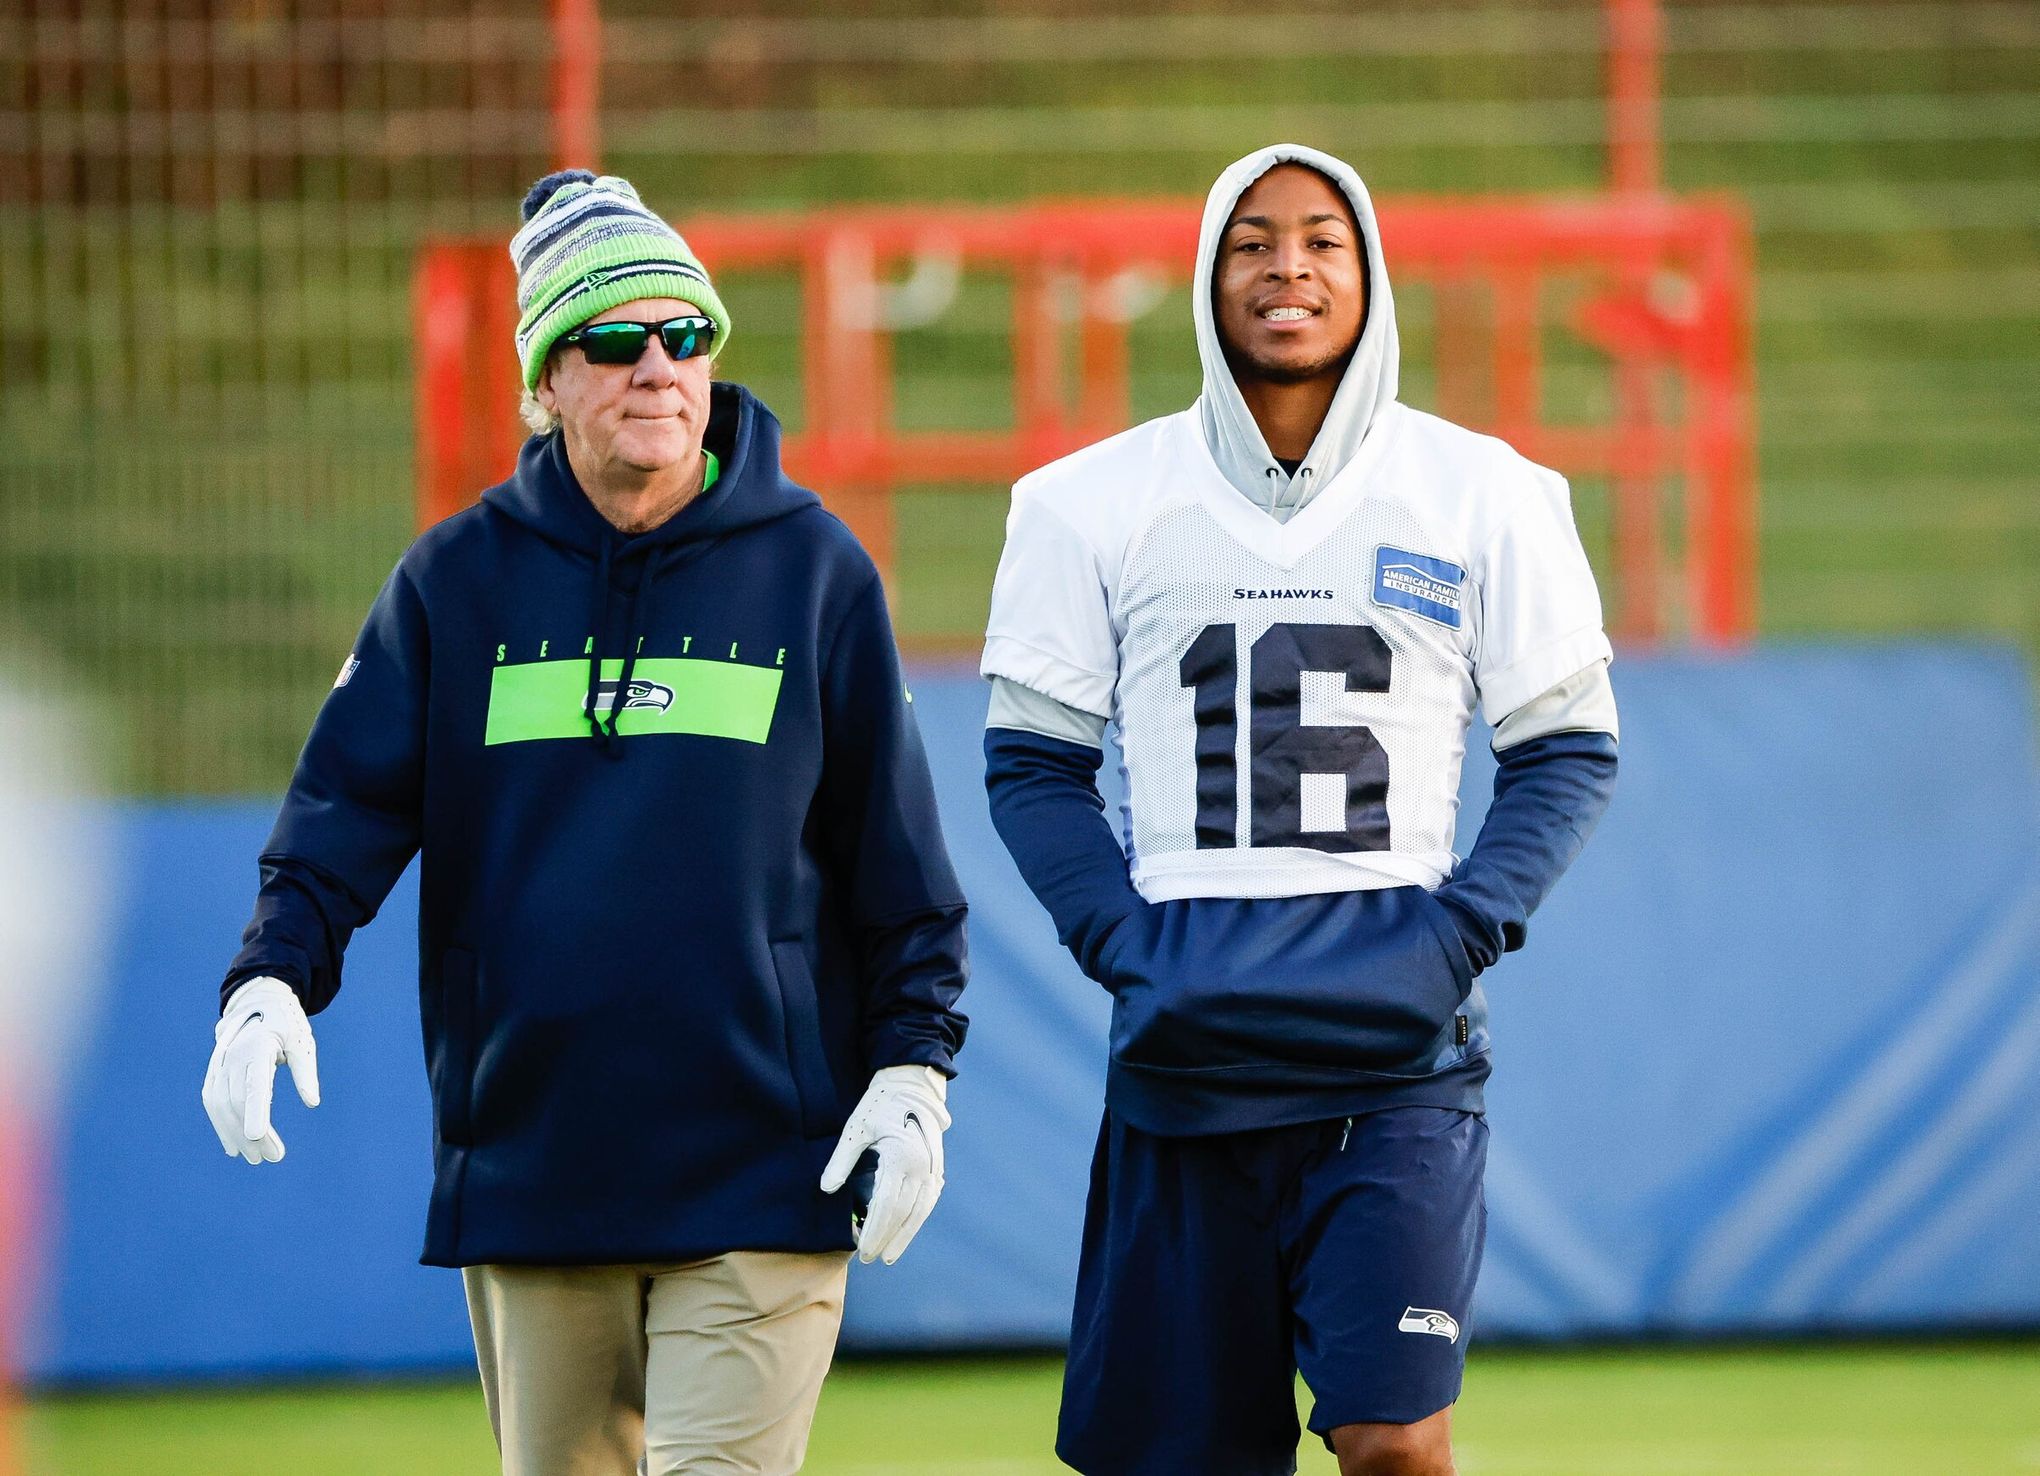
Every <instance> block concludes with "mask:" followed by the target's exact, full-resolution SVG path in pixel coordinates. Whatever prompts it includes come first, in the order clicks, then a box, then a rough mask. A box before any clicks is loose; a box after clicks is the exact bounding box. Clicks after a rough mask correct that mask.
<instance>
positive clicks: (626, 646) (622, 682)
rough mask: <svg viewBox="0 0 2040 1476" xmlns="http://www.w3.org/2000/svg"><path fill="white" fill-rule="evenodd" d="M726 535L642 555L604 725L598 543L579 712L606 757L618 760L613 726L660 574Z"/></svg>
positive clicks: (603, 592) (604, 586)
mask: <svg viewBox="0 0 2040 1476" xmlns="http://www.w3.org/2000/svg"><path fill="white" fill-rule="evenodd" d="M728 536H729V535H728V534H726V533H724V534H718V535H717V536H715V537H713V538H704V539H701V540H698V541H696V542H694V543H686V544H665V545H662V546H660V547H656V548H652V549H648V550H647V551H646V553H645V561H644V566H643V568H642V569H640V570H639V572H638V579H637V584H636V586H635V587H633V589H632V590H631V595H630V610H629V613H628V615H627V617H626V618H625V620H624V625H623V668H622V670H620V671H618V672H617V674H616V690H615V693H614V695H612V696H611V697H610V699H609V718H608V721H606V722H605V721H604V720H603V718H602V716H601V714H600V713H599V712H598V711H597V710H596V703H597V701H598V700H599V699H600V696H601V690H602V632H603V628H604V627H605V626H606V625H607V624H608V617H609V563H610V560H609V543H608V541H607V540H605V541H604V542H603V544H602V551H601V553H599V554H598V555H597V556H596V560H595V611H594V614H593V615H592V616H591V617H590V620H589V627H590V630H591V631H592V636H591V638H590V641H589V646H588V696H587V699H586V701H585V703H584V704H583V710H584V711H585V712H586V713H587V716H588V729H589V732H588V736H589V737H590V738H591V739H593V740H594V741H595V742H596V743H599V744H600V745H601V746H602V751H603V752H604V753H606V754H608V755H609V757H611V758H622V757H623V742H622V734H620V733H619V732H618V731H617V725H618V724H619V723H621V722H622V721H623V709H624V707H625V706H626V705H627V704H628V703H629V701H630V679H631V677H632V676H633V675H634V674H635V673H636V671H637V658H638V647H639V646H640V645H641V644H643V642H644V638H645V632H646V631H647V630H648V629H649V628H650V626H651V623H652V585H653V583H654V582H656V581H657V580H658V579H659V577H660V576H661V575H664V574H669V573H671V572H672V571H673V570H675V569H678V568H679V567H680V566H681V565H683V564H688V563H692V562H693V561H694V560H695V559H698V558H700V557H702V556H703V555H704V554H706V553H708V552H709V551H710V550H712V549H714V548H717V547H719V546H720V545H721V544H722V542H723V540H724V539H725V538H727V537H728Z"/></svg>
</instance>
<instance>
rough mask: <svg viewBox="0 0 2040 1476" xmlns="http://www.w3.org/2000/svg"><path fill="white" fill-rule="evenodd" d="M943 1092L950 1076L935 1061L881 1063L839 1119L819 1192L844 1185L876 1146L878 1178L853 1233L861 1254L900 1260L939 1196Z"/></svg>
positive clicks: (944, 1120)
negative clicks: (859, 1226)
mask: <svg viewBox="0 0 2040 1476" xmlns="http://www.w3.org/2000/svg"><path fill="white" fill-rule="evenodd" d="M948 1095H949V1080H948V1078H947V1077H945V1076H943V1074H942V1073H941V1072H939V1071H937V1070H936V1069H935V1068H934V1067H932V1066H885V1067H881V1068H880V1069H879V1070H878V1072H877V1073H875V1074H874V1075H873V1076H872V1078H871V1085H870V1086H868V1087H866V1088H865V1089H864V1097H863V1100H861V1101H859V1102H858V1104H857V1107H856V1110H854V1111H853V1112H852V1113H851V1114H850V1120H849V1121H848V1122H846V1123H844V1124H843V1137H842V1140H841V1141H840V1142H838V1143H837V1144H836V1151H835V1152H834V1153H833V1154H831V1155H830V1157H829V1166H828V1167H827V1168H825V1169H823V1170H822V1192H823V1193H824V1194H834V1193H835V1192H836V1191H837V1190H838V1189H841V1188H842V1187H843V1185H844V1183H845V1182H846V1181H847V1180H848V1179H849V1177H850V1172H851V1170H852V1169H854V1168H856V1167H857V1160H858V1159H859V1158H861V1157H862V1156H863V1155H864V1150H865V1149H867V1148H875V1149H877V1150H878V1180H877V1183H876V1184H875V1186H874V1187H873V1189H872V1191H871V1207H870V1208H869V1209H867V1210H866V1211H865V1212H864V1228H863V1229H862V1230H861V1231H860V1232H859V1233H858V1236H857V1256H858V1259H859V1260H862V1261H865V1262H870V1261H874V1260H876V1259H878V1258H879V1257H881V1256H883V1257H884V1258H885V1263H886V1265H888V1266H890V1265H891V1264H892V1263H893V1262H894V1261H897V1260H898V1259H899V1258H900V1252H902V1251H904V1250H905V1249H906V1248H907V1243H908V1242H909V1241H911V1240H912V1239H913V1238H914V1232H915V1231H917V1230H919V1229H920V1228H921V1225H922V1223H923V1222H924V1221H926V1220H927V1218H928V1212H929V1211H930V1210H932V1209H934V1208H935V1201H936V1200H938V1199H940V1198H941V1197H942V1130H943V1129H944V1128H946V1127H948V1126H949V1108H948V1107H947V1106H946V1105H945V1103H946V1100H947V1098H948Z"/></svg>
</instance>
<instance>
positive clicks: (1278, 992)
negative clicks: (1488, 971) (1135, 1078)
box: [1111, 887, 1471, 1075]
mask: <svg viewBox="0 0 2040 1476" xmlns="http://www.w3.org/2000/svg"><path fill="white" fill-rule="evenodd" d="M1145 923H1146V925H1145V926H1144V927H1142V928H1140V929H1138V930H1136V931H1134V932H1133V935H1132V936H1131V937H1130V938H1129V940H1128V942H1127V943H1126V945H1125V946H1122V947H1119V948H1117V949H1116V950H1115V951H1114V952H1113V954H1112V955H1111V964H1112V975H1113V983H1114V986H1115V987H1114V994H1115V996H1116V997H1115V1002H1114V1010H1113V1027H1112V1036H1113V1055H1114V1057H1115V1058H1116V1059H1118V1060H1119V1061H1120V1062H1122V1063H1123V1064H1125V1065H1129V1066H1137V1067H1145V1068H1148V1069H1151V1070H1167V1071H1227V1070H1240V1069H1243V1068H1252V1067H1268V1066H1275V1067H1281V1066H1291V1067H1297V1068H1302V1069H1305V1070H1308V1071H1312V1072H1317V1073H1325V1072H1330V1073H1337V1072H1343V1071H1363V1072H1376V1073H1388V1074H1395V1075H1405V1074H1407V1075H1422V1074H1426V1073H1428V1072H1431V1071H1435V1070H1437V1069H1439V1067H1440V1066H1442V1065H1443V1064H1445V1061H1446V1059H1447V1058H1448V1057H1449V1056H1450V1055H1451V1054H1453V1053H1454V1051H1455V1050H1456V1042H1455V1040H1454V1029H1453V1027H1454V1023H1455V1022H1454V1020H1453V1015H1454V1013H1455V1011H1457V1010H1458V1008H1459V1005H1460V1002H1461V1001H1462V1000H1463V999H1464V998H1465V997H1466V993H1467V989H1468V988H1469V987H1470V984H1471V977H1470V971H1469V970H1468V969H1467V967H1466V962H1465V955H1464V953H1463V951H1461V950H1460V949H1459V947H1458V944H1457V940H1456V938H1454V939H1453V940H1451V946H1450V947H1448V946H1447V939H1446V937H1445V935H1444V933H1443V932H1441V931H1440V929H1441V927H1443V928H1450V926H1451V920H1450V918H1448V917H1446V916H1445V915H1444V913H1443V909H1442V908H1440V907H1439V905H1438V903H1437V902H1435V901H1434V900H1432V898H1431V897H1430V896H1429V895H1428V894H1427V893H1425V891H1424V890H1423V889H1422V888H1421V887H1393V888H1385V889H1381V890H1376V891H1366V892H1339V893H1327V894H1318V895H1313V896H1308V897H1280V898H1260V899H1242V898H1230V897H1198V898H1189V899H1184V900H1181V901H1174V902H1164V903H1160V904H1158V905H1157V906H1155V907H1154V908H1152V909H1151V910H1150V913H1149V915H1148V917H1147V918H1146V919H1145ZM1113 942H1114V943H1115V944H1117V943H1118V942H1119V940H1118V939H1116V938H1115V939H1114V940H1113Z"/></svg>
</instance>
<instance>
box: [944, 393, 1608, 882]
mask: <svg viewBox="0 0 2040 1476" xmlns="http://www.w3.org/2000/svg"><path fill="white" fill-rule="evenodd" d="M1608 657H1609V648H1608V640H1607V637H1606V636H1605V635H1604V634H1603V633H1602V629H1601V602H1600V596H1599V594H1598V592H1597V591H1596V589H1595V587H1594V578H1593V574H1592V571H1591V570H1590V569H1589V568H1588V565H1587V560H1586V555H1585V553H1584V551H1583V550H1582V549H1581V547H1580V540H1579V535H1578V533H1577V531H1576V530H1575V529H1574V526H1573V520H1572V511H1571V506H1570V502H1569V499H1568V495H1567V489H1566V484H1565V481H1564V479H1563V478H1561V477H1560V476H1559V475H1558V474H1557V473H1555V472H1552V471H1549V470H1547V469H1545V468H1544V467H1541V466H1538V465H1536V464H1534V463H1532V462H1530V461H1527V460H1525V459H1524V458H1523V457H1521V456H1519V455H1517V454H1516V452H1515V451H1513V450H1512V449H1510V448H1509V446H1507V445H1506V444H1505V443H1503V442H1501V441H1498V440H1495V439H1493V438H1491V437H1488V436H1481V435H1476V434H1474V433H1473V432H1470V431H1466V430H1463V429H1461V428H1459V427H1458V426H1455V425H1452V424H1450V423H1449V422H1447V421H1443V420H1439V419H1438V418H1436V417H1435V416H1431V415H1426V414H1424V413H1422V412H1420V411H1416V410H1411V409H1408V408H1407V407H1405V406H1402V405H1399V404H1391V405H1389V406H1387V407H1385V408H1384V409H1383V411H1382V412H1381V415H1380V417H1379V423H1377V424H1376V425H1375V426H1374V427H1373V429H1372V430H1371V431H1370V433H1369V434H1368V436H1367V438H1366V441H1365V444H1364V445H1363V446H1362V447H1361V449H1360V451H1359V452H1358V454H1356V455H1355V456H1354V458H1353V459H1352V461H1350V462H1349V463H1348V464H1347V465H1346V466H1344V467H1343V468H1342V469H1341V470H1340V471H1339V472H1338V473H1337V475H1335V476H1334V477H1333V478H1332V479H1331V481H1329V482H1328V483H1327V484H1326V485H1325V486H1324V487H1323V488H1321V489H1320V490H1319V491H1318V492H1317V494H1316V495H1315V496H1314V497H1313V498H1312V499H1311V501H1310V502H1309V503H1308V505H1306V506H1305V507H1304V508H1302V510H1301V511H1299V512H1297V513H1296V514H1295V515H1294V516H1293V517H1291V518H1290V519H1289V521H1287V522H1286V523H1283V522H1277V521H1276V520H1275V519H1274V518H1273V517H1271V516H1270V515H1269V514H1268V513H1267V512H1266V511H1264V510H1263V509H1262V508H1260V507H1257V506H1255V505H1254V504H1253V503H1252V502H1249V501H1248V500H1247V499H1246V498H1245V497H1243V496H1241V495H1240V493H1239V492H1238V491H1237V490H1235V489H1234V487H1233V486H1232V485H1231V484H1230V483H1229V482H1227V481H1226V480H1225V478H1224V476H1223V475H1221V473H1220V472H1219V469H1218V467H1217V465H1216V464H1215V463H1214V462H1213V460H1212V457H1211V454H1210V452H1209V451H1208V450H1207V449H1206V445H1205V442H1204V439H1203V436H1202V434H1201V433H1200V431H1199V428H1198V422H1197V414H1196V412H1195V410H1191V411H1185V412H1183V413H1181V414H1176V415H1170V416H1165V417H1163V418H1162V419H1160V420H1153V421H1149V422H1148V423H1147V424H1145V425H1141V426H1137V427H1135V428H1134V429H1133V430H1130V431H1127V432H1125V433H1124V434H1121V435H1118V436H1114V437H1112V438H1111V439H1110V440H1107V441H1103V442H1100V443H1099V444H1098V445H1095V446H1091V447H1088V448H1086V449H1085V450H1083V451H1080V452H1078V453H1076V454H1075V455H1073V456H1069V457H1065V458H1064V459H1063V460H1061V461H1057V462H1054V463H1052V464H1051V465H1049V466H1045V467H1043V468H1042V469H1041V470H1039V471H1037V472H1034V473H1033V474H1031V475H1029V476H1027V477H1025V478H1023V479H1022V480H1021V481H1020V482H1019V483H1018V484H1017V485H1016V486H1015V487H1014V489H1013V506H1012V511H1011V514H1010V515H1009V517H1008V519H1007V524H1006V548H1005V553H1004V555H1003V557H1002V558H1001V559H1000V561H999V573H998V579H997V582H996V584H995V585H994V587H993V591H992V611H991V621H990V626H989V629H988V631H987V634H986V642H985V654H984V662H983V671H984V674H985V675H986V676H988V677H990V676H999V677H1005V678H1007V679H1008V680H1010V681H1015V682H1018V683H1020V684H1021V685H1023V686H1027V687H1031V688H1033V689H1034V690H1036V691H1039V692H1042V693H1044V694H1046V695H1047V696H1049V697H1052V698H1054V699H1056V700H1057V701H1059V702H1063V703H1067V704H1068V705H1069V706H1071V707H1075V708H1080V709H1082V710H1084V711H1086V712H1090V713H1094V714H1096V715H1098V716H1100V717H1106V718H1110V719H1112V720H1113V721H1114V722H1116V723H1117V725H1118V728H1119V741H1120V747H1121V751H1122V754H1123V760H1124V764H1125V769H1126V777H1127V787H1128V795H1129V815H1128V822H1129V827H1128V828H1129V836H1128V841H1129V852H1130V854H1131V857H1132V863H1133V880H1134V884H1135V886H1137V887H1138V888H1139V890H1140V892H1141V895H1142V896H1144V897H1146V898H1147V899H1148V900H1149V901H1164V900H1167V899H1171V898H1178V897H1289V896H1299V895H1303V894H1306V893H1314V892H1337V891H1354V890H1361V889H1366V888H1371V887H1392V886H1404V885H1409V884H1415V885H1418V886H1422V887H1426V888H1431V887H1436V886H1437V885H1438V884H1439V882H1441V881H1442V880H1443V879H1444V878H1445V876H1446V875H1447V874H1448V873H1449V872H1450V870H1451V868H1452V866H1453V864H1454V862H1455V860H1456V857H1455V856H1454V855H1453V852H1452V839H1453V829H1454V823H1455V820H1456V816H1457V812H1458V807H1459V800H1458V795H1459V769H1460V761H1461V760H1462V758H1463V757H1464V755H1465V751H1466V734H1467V729H1468V726H1469V724H1470V723H1471V721H1472V716H1473V713H1474V708H1475V703H1476V701H1477V702H1478V703H1479V704H1480V711H1481V712H1482V714H1483V715H1484V716H1485V717H1486V719H1487V720H1488V721H1489V722H1490V723H1499V722H1500V721H1501V720H1502V719H1503V718H1504V717H1506V716H1508V714H1509V713H1510V712H1512V711H1514V710H1515V709H1516V708H1517V707H1519V706H1521V705H1522V704H1523V703H1525V702H1527V701H1529V700H1530V699H1531V698H1533V697H1536V696H1538V695H1539V694H1540V693H1542V692H1544V691H1546V690H1547V689H1548V688H1550V687H1552V686H1554V685H1556V684H1557V683H1559V682H1562V681H1564V680H1565V679H1566V678H1567V677H1570V676H1572V675H1574V674H1575V673H1577V672H1580V671H1583V670H1585V669H1586V668H1587V667H1589V666H1592V665H1593V664H1595V663H1596V662H1599V661H1604V660H1606V659H1608Z"/></svg>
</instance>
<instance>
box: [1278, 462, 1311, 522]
mask: <svg viewBox="0 0 2040 1476" xmlns="http://www.w3.org/2000/svg"><path fill="white" fill-rule="evenodd" d="M1316 473H1317V468H1316V467H1314V466H1299V467H1298V468H1297V469H1296V475H1295V476H1293V477H1291V478H1290V479H1289V484H1290V485H1291V486H1292V487H1294V488H1296V496H1295V497H1294V498H1292V499H1291V500H1290V503H1289V516H1290V517H1292V518H1293V517H1295V516H1296V515H1297V513H1299V512H1301V511H1302V510H1303V505H1304V504H1305V503H1306V502H1308V501H1310V496H1311V486H1310V482H1311V478H1312V477H1313V476H1315V475H1316ZM1284 521H1285V522H1286V521H1288V520H1287V519H1284Z"/></svg>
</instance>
